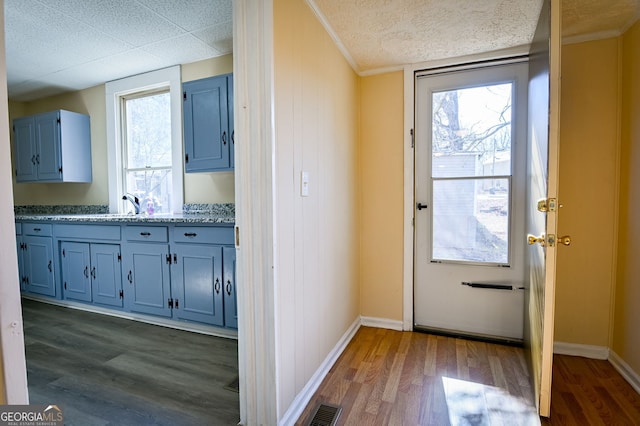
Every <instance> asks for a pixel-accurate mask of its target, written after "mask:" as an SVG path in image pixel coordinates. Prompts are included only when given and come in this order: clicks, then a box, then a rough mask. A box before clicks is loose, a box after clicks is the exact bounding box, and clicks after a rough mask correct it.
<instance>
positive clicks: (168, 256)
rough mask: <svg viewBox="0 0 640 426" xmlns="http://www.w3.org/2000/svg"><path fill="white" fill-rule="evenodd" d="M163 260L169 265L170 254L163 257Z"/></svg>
mask: <svg viewBox="0 0 640 426" xmlns="http://www.w3.org/2000/svg"><path fill="white" fill-rule="evenodd" d="M165 260H166V262H167V264H169V265H171V253H169V254H167V255H166V256H165Z"/></svg>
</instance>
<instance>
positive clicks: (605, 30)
mask: <svg viewBox="0 0 640 426" xmlns="http://www.w3.org/2000/svg"><path fill="white" fill-rule="evenodd" d="M638 18H640V1H638V0H562V36H563V37H565V38H569V37H583V36H584V35H585V34H601V35H602V36H606V35H612V36H613V35H617V34H619V33H620V31H624V30H626V29H627V28H628V27H629V26H631V24H633V23H634V22H636V21H637V20H638Z"/></svg>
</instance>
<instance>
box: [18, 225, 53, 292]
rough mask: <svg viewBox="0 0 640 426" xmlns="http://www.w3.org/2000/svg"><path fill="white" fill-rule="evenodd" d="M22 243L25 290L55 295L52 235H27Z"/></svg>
mask: <svg viewBox="0 0 640 426" xmlns="http://www.w3.org/2000/svg"><path fill="white" fill-rule="evenodd" d="M22 243H23V247H24V248H23V251H22V262H23V263H22V266H23V269H24V276H25V284H24V288H25V291H27V292H29V293H35V294H41V295H45V296H54V297H55V296H56V287H55V279H54V276H55V275H54V265H53V240H52V239H51V237H39V236H31V235H25V236H23V237H22Z"/></svg>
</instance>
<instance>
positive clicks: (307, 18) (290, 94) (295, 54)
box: [273, 0, 360, 419]
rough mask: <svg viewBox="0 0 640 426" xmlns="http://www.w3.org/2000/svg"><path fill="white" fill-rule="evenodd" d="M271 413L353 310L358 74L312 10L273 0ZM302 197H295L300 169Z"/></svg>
mask: <svg viewBox="0 0 640 426" xmlns="http://www.w3.org/2000/svg"><path fill="white" fill-rule="evenodd" d="M273 16H274V25H273V26H274V72H275V75H274V80H275V94H276V95H275V145H276V150H275V182H274V186H275V193H276V198H275V221H276V222H275V230H276V235H275V250H276V251H275V253H274V254H275V259H276V264H275V286H276V309H275V312H276V313H277V318H276V321H277V324H276V330H277V332H276V336H277V341H276V347H277V350H276V354H277V360H276V368H277V377H278V383H277V387H276V389H278V394H277V405H278V418H279V419H281V418H282V417H283V415H284V414H285V412H286V410H287V409H288V407H289V406H290V405H291V403H292V401H293V400H294V398H295V396H296V395H297V394H298V393H299V392H300V391H301V390H302V389H303V387H304V386H305V385H306V384H307V382H308V381H309V379H310V378H311V377H312V375H313V374H314V373H315V372H316V370H317V369H318V368H319V367H320V365H321V363H322V362H323V361H324V359H325V358H326V357H327V355H328V354H329V352H330V351H331V350H332V349H333V348H334V347H335V346H336V344H337V343H338V342H339V340H340V338H341V337H342V336H343V335H344V333H345V332H346V331H347V330H348V329H349V326H350V325H352V324H353V323H354V321H355V320H356V319H357V318H358V316H359V314H360V304H359V284H358V283H359V281H360V279H359V276H358V260H359V257H360V253H359V245H358V243H359V223H358V214H359V209H358V199H359V195H358V121H359V120H358V91H359V89H358V77H357V75H356V74H355V73H354V72H353V70H352V69H351V68H350V66H349V64H348V63H347V62H346V61H345V59H344V58H343V57H342V55H341V54H340V52H339V51H338V49H337V48H336V46H335V44H334V43H333V41H332V40H331V38H330V37H329V35H328V34H327V33H326V31H325V30H324V29H323V27H322V26H321V25H320V23H319V22H318V20H317V19H316V17H315V16H314V14H313V12H312V11H311V9H310V8H309V7H308V6H307V4H306V3H305V2H303V1H299V0H275V1H274V13H273ZM302 170H305V171H307V172H308V173H309V181H310V185H309V187H310V194H309V197H301V196H300V172H301V171H302Z"/></svg>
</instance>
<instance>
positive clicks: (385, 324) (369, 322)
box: [360, 317, 403, 331]
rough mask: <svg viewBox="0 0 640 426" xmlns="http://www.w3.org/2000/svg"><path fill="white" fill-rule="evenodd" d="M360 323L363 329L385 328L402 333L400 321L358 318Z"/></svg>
mask: <svg viewBox="0 0 640 426" xmlns="http://www.w3.org/2000/svg"><path fill="white" fill-rule="evenodd" d="M360 321H361V323H362V325H364V326H365V327H375V328H387V329H389V330H397V331H403V323H402V321H396V320H390V319H386V318H375V317H360Z"/></svg>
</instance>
